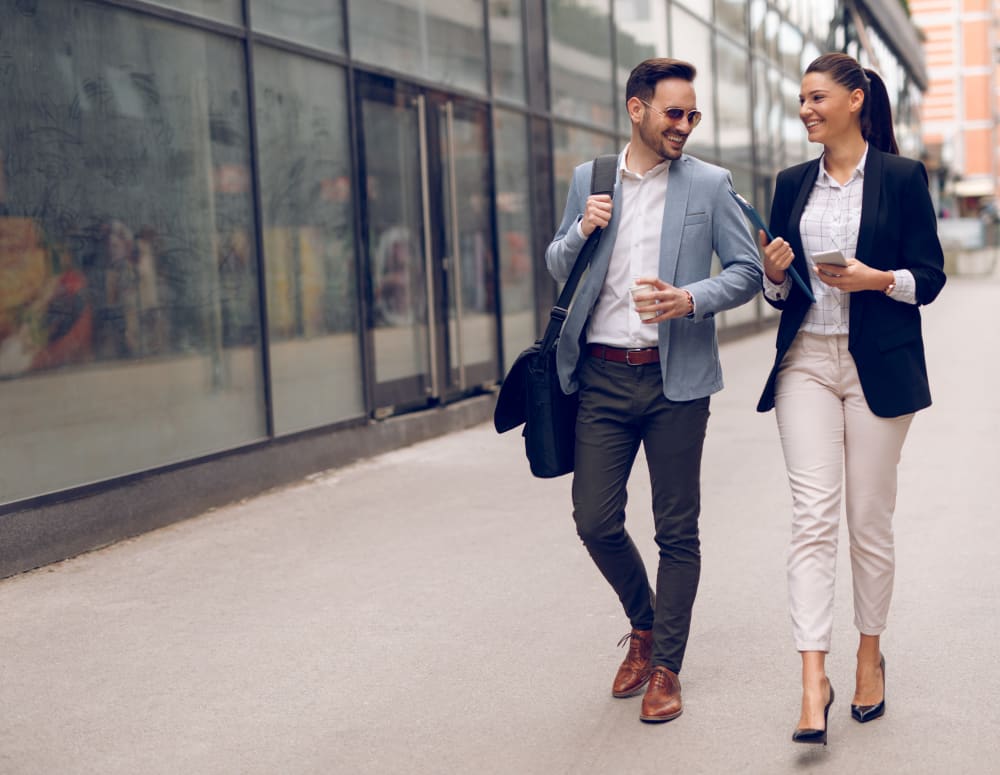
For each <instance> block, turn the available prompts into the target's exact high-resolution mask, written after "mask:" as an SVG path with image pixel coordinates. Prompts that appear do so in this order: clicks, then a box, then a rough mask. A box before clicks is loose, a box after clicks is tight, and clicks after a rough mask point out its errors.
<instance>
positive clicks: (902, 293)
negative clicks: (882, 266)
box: [889, 269, 917, 304]
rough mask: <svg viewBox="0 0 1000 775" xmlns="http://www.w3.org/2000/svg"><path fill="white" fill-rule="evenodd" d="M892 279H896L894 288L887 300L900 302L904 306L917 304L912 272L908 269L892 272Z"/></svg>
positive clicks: (915, 286) (914, 279)
mask: <svg viewBox="0 0 1000 775" xmlns="http://www.w3.org/2000/svg"><path fill="white" fill-rule="evenodd" d="M892 275H893V277H895V278H896V280H895V282H896V287H895V288H893V289H892V293H890V294H889V298H890V299H892V300H893V301H901V302H903V303H904V304H916V303H917V281H916V278H914V276H913V272H911V271H910V270H909V269H894V270H892Z"/></svg>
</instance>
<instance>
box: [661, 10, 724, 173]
mask: <svg viewBox="0 0 1000 775" xmlns="http://www.w3.org/2000/svg"><path fill="white" fill-rule="evenodd" d="M672 13H673V16H672V20H673V25H672V27H671V37H672V38H673V52H674V56H675V57H676V58H677V59H683V60H686V61H688V62H690V63H691V64H693V65H694V66H695V67H696V68H697V70H698V76H697V77H696V78H695V80H694V90H695V94H697V95H698V107H699V108H700V109H701V113H702V118H701V123H700V124H698V126H697V127H696V128H695V130H694V131H693V132H692V133H691V137H690V139H689V140H688V142H687V145H686V146H685V149H686V151H687V152H688V153H690V154H692V155H694V156H702V157H705V158H707V159H714V158H715V157H716V153H715V122H716V117H715V88H714V87H715V83H714V80H715V79H714V76H713V74H712V32H711V29H710V28H709V26H708V25H707V24H702V23H701V22H700V21H698V20H697V19H695V18H694V17H693V16H691V15H690V14H687V13H684V12H683V11H680V10H678V9H677V8H674V9H673V12H672Z"/></svg>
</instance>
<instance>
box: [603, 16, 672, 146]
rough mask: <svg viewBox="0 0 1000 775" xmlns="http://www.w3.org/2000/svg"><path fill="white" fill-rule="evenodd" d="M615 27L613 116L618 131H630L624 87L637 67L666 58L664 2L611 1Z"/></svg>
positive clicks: (667, 48) (667, 47) (667, 49)
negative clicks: (615, 57) (644, 61)
mask: <svg viewBox="0 0 1000 775" xmlns="http://www.w3.org/2000/svg"><path fill="white" fill-rule="evenodd" d="M615 24H616V25H617V28H618V29H617V31H616V32H617V35H618V38H617V41H616V42H617V45H618V66H617V68H616V78H617V79H618V104H617V105H616V106H615V108H616V110H615V114H616V115H617V116H618V122H619V129H621V130H623V131H626V132H631V131H632V127H631V124H630V123H629V120H628V113H627V111H626V110H625V86H626V85H627V84H628V76H629V73H631V72H632V69H633V68H634V67H635V66H636V65H637V64H639V63H640V62H642V61H643V60H645V59H651V58H652V57H665V56H667V52H668V51H669V46H668V42H667V3H666V0H615Z"/></svg>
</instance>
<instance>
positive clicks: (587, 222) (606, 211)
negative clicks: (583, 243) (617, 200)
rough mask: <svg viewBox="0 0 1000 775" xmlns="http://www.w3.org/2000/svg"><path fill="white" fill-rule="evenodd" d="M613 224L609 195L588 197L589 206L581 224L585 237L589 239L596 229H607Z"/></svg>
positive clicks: (584, 212)
mask: <svg viewBox="0 0 1000 775" xmlns="http://www.w3.org/2000/svg"><path fill="white" fill-rule="evenodd" d="M610 222H611V197H610V196H608V195H607V194H592V195H590V196H588V197H587V205H586V207H585V208H584V211H583V220H582V221H581V222H580V231H582V232H583V236H585V237H589V236H590V235H591V234H593V233H594V229H597V228H601V229H603V228H605V227H606V226H607V225H608V224H609V223H610Z"/></svg>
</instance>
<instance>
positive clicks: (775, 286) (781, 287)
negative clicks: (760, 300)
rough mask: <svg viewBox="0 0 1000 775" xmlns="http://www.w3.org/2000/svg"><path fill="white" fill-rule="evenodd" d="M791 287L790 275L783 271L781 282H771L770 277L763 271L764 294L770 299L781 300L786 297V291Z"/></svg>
mask: <svg viewBox="0 0 1000 775" xmlns="http://www.w3.org/2000/svg"><path fill="white" fill-rule="evenodd" d="M791 289H792V276H791V275H790V274H788V273H787V272H786V273H785V281H784V282H783V283H775V282H771V278H770V277H768V276H767V273H766V272H765V273H764V295H765V296H767V298H769V299H771V301H783V300H785V299H787V298H788V292H789V291H790V290H791Z"/></svg>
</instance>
